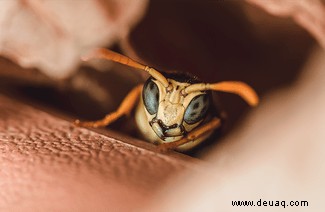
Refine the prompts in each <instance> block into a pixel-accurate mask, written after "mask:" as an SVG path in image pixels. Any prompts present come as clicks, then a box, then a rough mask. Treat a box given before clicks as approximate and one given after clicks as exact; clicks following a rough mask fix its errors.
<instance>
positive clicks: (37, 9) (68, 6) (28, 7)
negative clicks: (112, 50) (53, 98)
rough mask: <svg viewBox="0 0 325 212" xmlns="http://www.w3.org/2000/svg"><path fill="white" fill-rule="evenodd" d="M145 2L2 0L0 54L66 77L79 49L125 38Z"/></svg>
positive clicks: (81, 50) (76, 64)
mask: <svg viewBox="0 0 325 212" xmlns="http://www.w3.org/2000/svg"><path fill="white" fill-rule="evenodd" d="M146 5H147V0H137V1H133V0H118V1H117V0H83V1H66V0H55V1H52V0H17V1H0V29H1V32H0V55H2V56H5V57H8V58H9V59H11V60H14V61H15V62H17V63H18V64H20V65H21V66H23V67H25V68H38V69H39V70H41V71H42V72H43V73H45V74H47V75H49V76H51V77H54V78H64V77H67V76H69V75H70V74H71V73H73V71H74V70H75V69H76V68H77V66H78V64H79V63H80V59H79V58H80V55H81V54H82V53H84V52H86V51H87V50H89V49H91V48H94V47H96V46H105V45H109V44H112V43H113V42H115V41H117V40H118V39H120V38H122V37H125V36H126V35H127V34H128V32H129V30H130V28H131V27H132V26H133V25H134V24H135V23H136V22H137V21H139V20H140V18H141V17H142V15H143V14H144V11H145V8H146Z"/></svg>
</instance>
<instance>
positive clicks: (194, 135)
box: [159, 117, 221, 151]
mask: <svg viewBox="0 0 325 212" xmlns="http://www.w3.org/2000/svg"><path fill="white" fill-rule="evenodd" d="M220 126H221V119H219V118H217V117H214V118H213V119H212V120H211V121H209V122H208V123H206V124H204V125H203V126H201V127H199V128H197V129H195V130H193V131H192V132H190V133H188V134H187V136H185V137H184V138H182V139H180V140H178V141H173V142H170V143H163V144H160V145H159V149H160V150H161V151H167V150H172V149H176V148H177V147H179V146H181V145H183V144H186V143H189V142H192V141H194V140H196V139H199V138H200V137H201V136H204V135H205V134H206V133H208V132H211V131H213V130H215V129H217V128H218V127H220Z"/></svg>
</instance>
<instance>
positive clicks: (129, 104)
mask: <svg viewBox="0 0 325 212" xmlns="http://www.w3.org/2000/svg"><path fill="white" fill-rule="evenodd" d="M142 87H143V85H142V84H141V85H138V86H136V87H135V88H133V89H132V90H131V91H130V92H129V93H128V95H127V96H126V97H125V98H124V100H123V101H122V103H121V105H120V106H119V108H118V109H117V110H116V111H114V112H112V113H109V114H107V115H106V116H105V117H104V118H103V119H100V120H97V121H89V122H81V121H79V120H76V121H75V122H74V124H75V125H77V126H82V127H104V126H107V125H109V124H110V123H112V122H114V121H115V120H117V119H118V118H120V117H121V116H123V115H129V114H130V113H131V111H132V109H133V108H134V106H135V104H136V102H137V100H138V98H139V96H140V94H141V91H142Z"/></svg>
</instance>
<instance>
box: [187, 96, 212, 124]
mask: <svg viewBox="0 0 325 212" xmlns="http://www.w3.org/2000/svg"><path fill="white" fill-rule="evenodd" d="M209 104H210V101H209V97H208V95H207V94H201V95H198V96H196V97H194V98H193V99H192V101H191V102H190V104H189V105H188V106H187V108H186V111H185V114H184V121H185V122H186V123H187V124H195V123H197V122H199V121H201V120H202V119H203V118H204V117H205V116H206V114H207V111H208V108H209Z"/></svg>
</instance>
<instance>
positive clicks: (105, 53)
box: [81, 48, 169, 87]
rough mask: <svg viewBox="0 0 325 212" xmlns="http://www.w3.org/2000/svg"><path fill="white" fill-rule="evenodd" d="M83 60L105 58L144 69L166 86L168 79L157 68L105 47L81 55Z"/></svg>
mask: <svg viewBox="0 0 325 212" xmlns="http://www.w3.org/2000/svg"><path fill="white" fill-rule="evenodd" d="M81 59H82V60H83V61H88V60H91V59H106V60H111V61H114V62H117V63H120V64H123V65H127V66H130V67H133V68H136V69H140V70H143V71H146V72H147V73H148V74H150V75H151V76H152V77H153V78H155V79H157V80H158V81H159V82H161V83H162V84H163V86H164V87H168V84H169V83H168V81H167V79H166V78H165V77H164V76H163V75H162V74H161V73H160V72H158V71H157V70H155V69H154V68H150V67H148V66H146V65H143V64H141V63H139V62H137V61H134V60H132V59H131V58H129V57H126V56H124V55H121V54H119V53H116V52H113V51H111V50H109V49H105V48H96V49H94V50H92V51H91V52H90V53H88V54H87V55H84V56H82V57H81Z"/></svg>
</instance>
